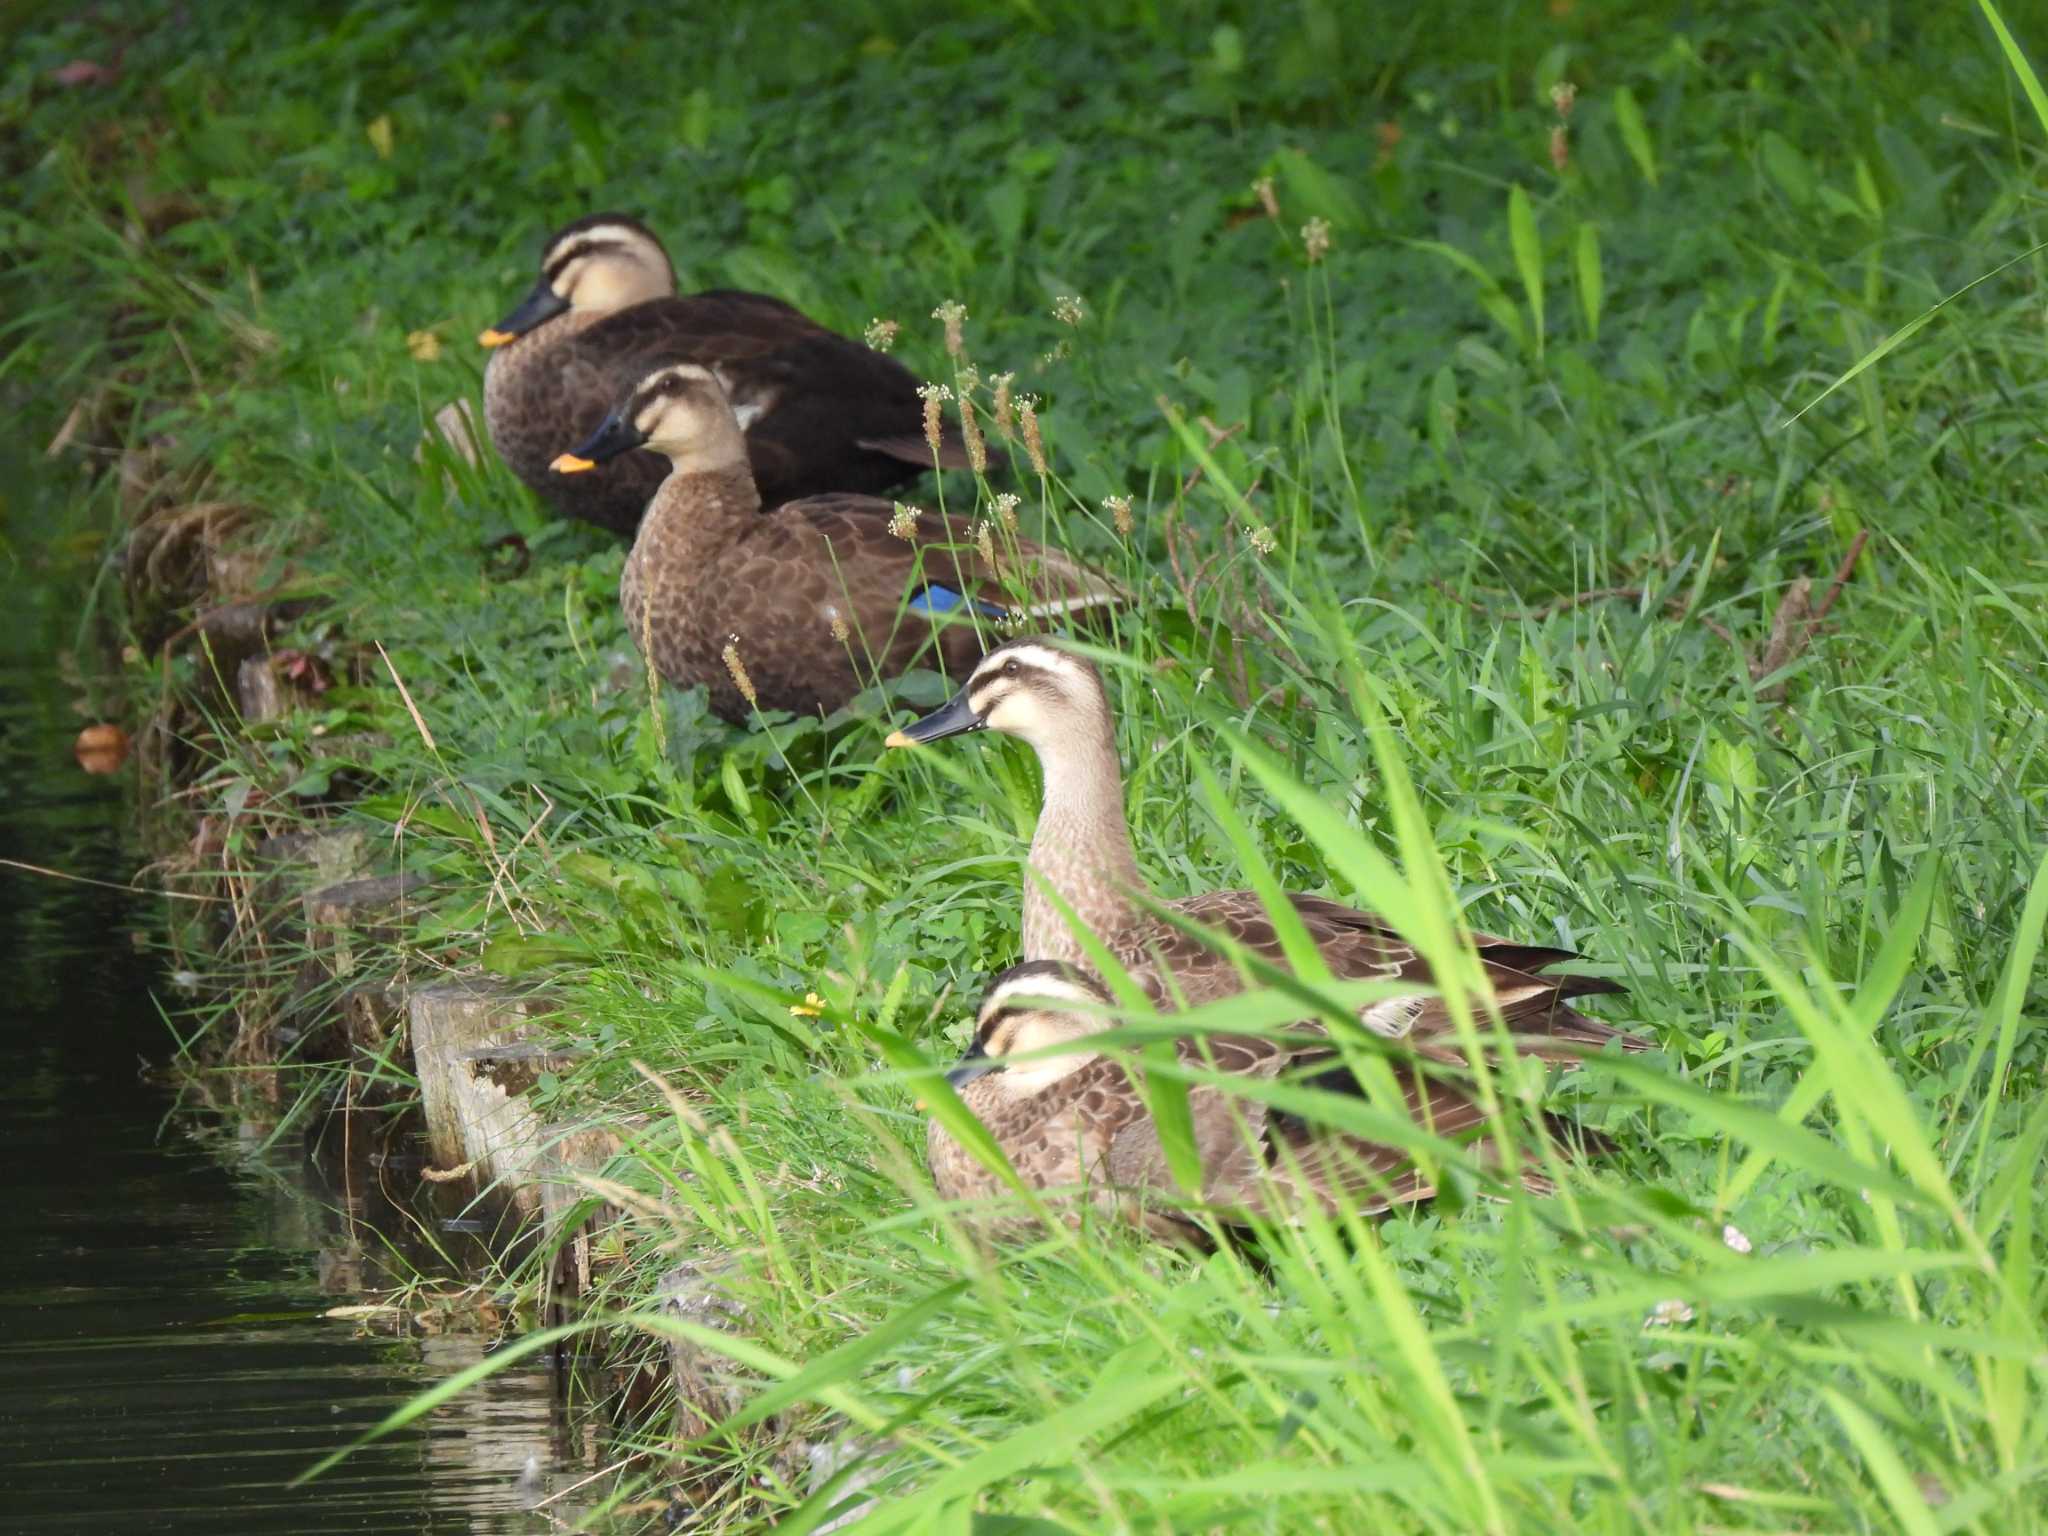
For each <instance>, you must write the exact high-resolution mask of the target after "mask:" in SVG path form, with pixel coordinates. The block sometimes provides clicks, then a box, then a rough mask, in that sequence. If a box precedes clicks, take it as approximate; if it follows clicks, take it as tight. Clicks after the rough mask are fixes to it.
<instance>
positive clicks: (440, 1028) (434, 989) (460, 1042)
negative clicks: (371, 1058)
mask: <svg viewBox="0 0 2048 1536" xmlns="http://www.w3.org/2000/svg"><path fill="white" fill-rule="evenodd" d="M554 1011H555V1004H554V1002H553V1001H552V1000H551V999H548V998H546V997H543V996H540V995H537V994H534V993H520V992H515V991H512V990H511V989H509V988H507V987H504V986H502V985H500V984H499V983H496V982H493V981H490V980H487V979H485V978H482V977H466V978H461V979H457V980H454V981H446V982H439V983H436V984H435V985H433V986H430V987H423V988H421V989H420V990H418V991H416V992H414V993H413V994H412V996H411V997H410V998H409V999H408V1001H407V1005H406V1012H407V1018H408V1022H409V1024H410V1026H411V1036H412V1052H413V1069H414V1071H415V1072H417V1073H418V1074H419V1080H420V1102H421V1105H422V1107H423V1108H424V1109H425V1111H426V1116H427V1144H428V1146H429V1147H431V1148H432V1149H433V1153H434V1159H435V1161H436V1162H437V1163H438V1164H439V1165H440V1166H441V1168H443V1169H448V1168H456V1167H461V1166H463V1165H465V1164H468V1165H472V1166H473V1168H474V1171H475V1173H476V1177H477V1182H478V1183H479V1184H480V1185H483V1186H485V1187H490V1186H497V1187H498V1188H499V1189H500V1190H501V1192H502V1193H503V1194H504V1196H505V1198H506V1199H507V1200H509V1201H510V1202H511V1203H512V1204H513V1205H514V1206H515V1207H516V1208H517V1209H518V1210H519V1211H520V1212H521V1213H522V1214H526V1215H533V1214H537V1213H538V1212H539V1210H540V1207H541V1195H540V1177H539V1175H540V1172H541V1162H542V1158H543V1152H544V1148H545V1146H546V1137H547V1132H546V1127H545V1126H544V1124H543V1123H542V1120H541V1117H540V1113H539V1111H537V1110H536V1109H535V1108H534V1107H533V1105H532V1104H531V1103H530V1102H529V1101H528V1098H527V1090H528V1089H529V1088H531V1087H532V1086H533V1084H534V1082H535V1081H536V1080H537V1079H538V1078H539V1076H540V1073H541V1072H542V1071H544V1070H550V1069H552V1068H558V1067H559V1066H561V1065H567V1063H568V1062H569V1060H571V1059H573V1055H574V1052H573V1050H570V1051H565V1050H562V1049H561V1048H558V1047H551V1046H548V1045H546V1044H544V1043H542V1042H540V1041H538V1040H536V1039H534V1038H533V1021H534V1020H535V1019H538V1018H542V1017H545V1016H547V1015H549V1014H551V1013H553V1012H554Z"/></svg>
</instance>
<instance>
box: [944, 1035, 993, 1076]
mask: <svg viewBox="0 0 2048 1536" xmlns="http://www.w3.org/2000/svg"><path fill="white" fill-rule="evenodd" d="M1002 1070H1003V1064H1002V1063H1001V1062H1000V1061H997V1060H996V1059H995V1058H994V1057H993V1056H991V1055H989V1054H988V1053H987V1052H986V1051H984V1050H983V1049H982V1048H981V1042H980V1041H978V1040H977V1041H976V1042H975V1043H974V1044H973V1045H970V1046H969V1047H968V1048H967V1054H966V1055H965V1056H962V1057H961V1058H960V1060H959V1062H958V1064H957V1065H955V1066H954V1068H953V1070H952V1071H950V1072H948V1073H947V1074H946V1081H947V1082H948V1083H950V1084H952V1086H953V1087H955V1088H965V1087H966V1086H967V1085H968V1084H969V1083H971V1082H973V1081H974V1080H975V1079H976V1078H977V1077H987V1076H988V1075H989V1073H991V1072H1000V1071H1002Z"/></svg>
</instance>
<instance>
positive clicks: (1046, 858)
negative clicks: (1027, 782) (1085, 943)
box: [1022, 721, 1146, 971]
mask: <svg viewBox="0 0 2048 1536" xmlns="http://www.w3.org/2000/svg"><path fill="white" fill-rule="evenodd" d="M1103 727H1104V728H1103V730H1102V732H1101V733H1100V734H1099V735H1091V736H1088V737H1085V738H1079V739H1075V740H1073V741H1071V742H1068V743H1063V744H1062V745H1061V747H1060V749H1059V750H1057V751H1049V752H1041V753H1040V754H1039V761H1040V763H1041V764H1042V765H1043V767H1044V769H1045V805H1044V808H1043V809H1042V810H1041V811H1040V812H1039V814H1038V830H1037V832H1036V833H1035V834H1034V835H1033V837H1032V839H1031V870H1032V874H1031V876H1028V877H1027V878H1026V880H1025V883H1024V932H1023V936H1022V938H1023V948H1024V955H1023V958H1024V959H1026V960H1064V961H1066V962H1068V963H1069V964H1071V965H1078V966H1081V967H1083V968H1084V969H1086V970H1090V971H1093V970H1094V969H1095V968H1096V967H1095V965H1094V963H1093V962H1092V961H1091V960H1090V959H1089V957H1088V953H1087V951H1086V950H1085V949H1083V948H1082V946H1081V942H1080V940H1079V939H1077V938H1076V937H1075V936H1074V930H1073V928H1072V926H1071V925H1070V924H1069V923H1068V921H1067V917H1066V915H1065V913H1063V912H1061V911H1060V909H1059V907H1058V906H1057V905H1056V904H1055V903H1054V902H1053V901H1052V899H1051V897H1050V896H1048V895H1047V894H1046V891H1045V890H1044V888H1043V887H1044V886H1050V887H1051V888H1052V890H1053V891H1054V892H1057V893H1058V895H1059V899H1060V901H1062V902H1064V903H1065V904H1066V905H1067V907H1068V908H1069V909H1071V910H1072V912H1073V914H1074V916H1075V918H1076V919H1077V920H1078V921H1079V922H1080V923H1081V924H1083V925H1084V926H1085V927H1086V928H1087V929H1088V930H1089V931H1090V932H1091V933H1093V934H1094V935H1095V937H1096V938H1097V939H1099V940H1101V941H1102V942H1103V943H1104V944H1106V945H1108V946H1109V947H1110V948H1111V949H1116V948H1118V947H1119V941H1120V940H1121V939H1122V938H1123V937H1124V936H1125V935H1126V934H1128V933H1129V932H1130V931H1131V929H1132V928H1133V927H1135V926H1136V925H1137V924H1138V923H1139V922H1140V921H1142V918H1143V913H1142V910H1141V909H1140V908H1139V906H1138V905H1137V898H1138V897H1139V896H1141V895H1143V894H1144V892H1145V888H1146V887H1145V877H1144V876H1143V875H1142V874H1140V873H1139V872H1138V859H1137V855H1136V854H1135V853H1133V852H1132V850H1131V828H1130V823H1129V822H1128V821H1126V820H1125V819H1124V786H1123V772H1122V770H1121V769H1120V768H1119V766H1118V764H1117V760H1116V746H1115V743H1114V740H1113V737H1112V735H1111V733H1110V731H1109V729H1108V722H1107V721H1104V722H1103Z"/></svg>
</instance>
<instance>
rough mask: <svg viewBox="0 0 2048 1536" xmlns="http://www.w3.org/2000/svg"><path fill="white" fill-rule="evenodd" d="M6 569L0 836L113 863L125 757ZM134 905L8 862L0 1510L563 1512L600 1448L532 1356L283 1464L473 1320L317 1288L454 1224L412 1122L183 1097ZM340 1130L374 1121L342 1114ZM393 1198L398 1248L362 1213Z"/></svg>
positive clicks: (35, 581) (348, 1284)
mask: <svg viewBox="0 0 2048 1536" xmlns="http://www.w3.org/2000/svg"><path fill="white" fill-rule="evenodd" d="M14 537H15V538H16V540H17V542H16V543H15V549H16V551H17V552H20V551H21V550H22V548H23V546H22V544H21V543H20V542H19V538H20V535H19V534H18V533H16V534H15V535H14ZM9 574H10V577H11V585H12V586H13V587H14V588H15V590H16V591H17V593H19V594H21V597H20V600H19V601H18V602H16V603H15V604H14V605H13V606H14V613H13V618H12V620H11V622H10V623H9V624H8V625H6V626H0V856H4V857H5V858H8V859H11V860H19V861H23V862H27V863H32V864H37V865H43V866H48V867H53V868H57V869H62V870H65V871H68V872H70V873H73V874H77V875H82V876H86V877H89V878H94V879H98V880H103V881H108V882H111V883H114V884H120V883H123V882H125V881H126V880H127V878H128V877H129V874H130V872H131V870H132V868H133V865H134V862H135V860H134V857H133V855H132V854H131V853H130V852H129V851H128V850H127V849H126V848H124V846H123V839H122V837H121V833H120V823H121V815H122V806H121V788H120V779H119V778H118V777H116V778H114V779H111V780H109V779H97V778H89V777H88V776H87V775H85V774H84V773H82V772H80V771H79V769H78V768H77V766H76V764H75V763H74V762H73V761H72V757H71V746H72V740H73V738H74V737H75V736H76V734H77V731H78V728H79V726H80V725H81V724H83V723H84V720H83V719H82V718H81V716H80V714H79V713H78V712H77V710H76V707H75V701H76V698H77V687H76V685H75V684H67V683H65V682H64V681H63V680H62V679H60V678H59V677H58V676H57V675H56V669H55V668H54V667H53V665H52V664H51V662H50V660H49V658H50V657H51V656H53V655H54V654H56V653H57V651H58V650H59V649H60V648H62V647H63V646H65V645H67V644H69V643H70V641H71V638H72V636H71V634H70V633H69V632H68V629H67V627H66V626H67V625H68V623H70V622H75V614H76V608H75V605H73V606H70V607H66V606H65V605H64V604H63V603H61V602H60V601H59V600H58V598H57V597H56V596H55V595H54V591H53V589H54V588H55V587H56V581H55V579H54V578H52V577H51V576H50V574H49V573H48V572H43V571H37V570H35V569H33V568H30V569H19V568H18V569H16V570H14V571H12V572H11V573H9ZM150 921H151V916H150V911H149V907H148V904H147V902H146V900H145V899H143V898H138V897H134V896H130V895H127V894H125V893H122V892H119V891H113V890H107V889H103V888H100V887H96V886H91V885H82V884H70V883H58V882H56V881H52V880H49V879H45V878H40V877H35V876H30V875H27V874H24V873H22V872H21V871H19V870H16V869H13V868H0V976H4V983H0V985H4V987H5V990H6V994H7V996H6V1001H5V1006H4V1007H0V1049H4V1051H5V1064H4V1069H0V1160H4V1166H5V1167H6V1168H7V1169H8V1176H7V1190H8V1194H9V1196H10V1199H9V1200H8V1203H7V1213H8V1219H7V1225H6V1227H5V1229H4V1232H0V1320H4V1321H0V1510H4V1512H5V1513H4V1517H0V1525H4V1527H5V1529H6V1530H8V1531H9V1532H22V1533H29V1532H44V1531H87V1530H90V1531H121V1532H128V1531H144V1530H147V1531H171V1532H181V1531H193V1532H198V1531H205V1532H209V1533H217V1532H221V1531H235V1532H252V1533H254V1532H269V1531H278V1532H287V1531H288V1532H292V1533H294V1536H312V1533H318V1532H326V1531H349V1532H369V1531H391V1532H492V1533H498V1532H529V1531H540V1530H554V1529H559V1528H560V1526H559V1524H558V1523H557V1520H558V1519H559V1517H560V1516H561V1515H563V1514H564V1513H566V1511H565V1510H564V1509H563V1506H562V1505H561V1504H556V1505H553V1506H551V1507H550V1510H549V1511H548V1512H547V1513H544V1514H542V1513H534V1512H533V1511H532V1506H533V1504H534V1503H535V1502H536V1500H538V1499H540V1498H542V1497H544V1496H545V1495H546V1494H547V1492H548V1491H550V1490H551V1489H559V1488H563V1487H566V1486H567V1485H568V1484H570V1483H572V1482H574V1481H576V1480H577V1479H578V1478H580V1477H582V1476H585V1475H587V1474H588V1473H589V1472H590V1471H593V1470H595V1468H596V1466H597V1459H596V1447H595V1446H594V1445H593V1444H591V1443H589V1442H588V1440H587V1438H585V1439H583V1440H582V1441H581V1442H580V1443H571V1437H570V1433H569V1431H567V1430H566V1429H565V1428H564V1419H563V1416H562V1415H561V1414H560V1413H559V1412H558V1409H557V1401H556V1394H555V1384H554V1381H553V1378H552V1375H551V1372H550V1371H549V1369H548V1367H547V1366H546V1365H545V1364H542V1363H534V1364H526V1363H522V1364H521V1365H519V1366H515V1367H513V1368H511V1369H508V1370H506V1371H504V1372H502V1373H500V1374H499V1375H498V1376H496V1377H495V1378H493V1379H492V1381H491V1382H490V1383H488V1384H487V1385H486V1386H485V1387H483V1388H481V1389H479V1390H478V1391H475V1392H472V1393H470V1394H467V1395H465V1396H464V1397H462V1398H460V1399H458V1400H457V1401H455V1402H454V1403H451V1404H449V1405H448V1406H447V1407H445V1408H444V1409H443V1410H441V1411H440V1412H439V1413H437V1414H435V1415H433V1416H431V1417H430V1418H429V1419H428V1420H426V1421H424V1422H423V1423H422V1424H420V1425H416V1426H414V1428H413V1429H411V1430H410V1431H408V1432H407V1433H404V1434H402V1435H399V1436H396V1437H394V1438H393V1439H391V1440H389V1441H387V1442H385V1443H382V1444H380V1445H378V1446H374V1447H371V1448H370V1449H368V1450H366V1451H364V1452H362V1453H360V1454H359V1455H357V1456H356V1457H354V1458H352V1459H351V1460H350V1461H349V1462H347V1463H345V1464H344V1465H343V1466H342V1467H341V1468H340V1469H338V1470H337V1471H335V1472H333V1473H331V1474H329V1475H328V1476H326V1477H324V1478H322V1479H321V1480H320V1482H318V1483H317V1484H315V1485H313V1486H311V1487H309V1488H298V1489H294V1488H290V1487H288V1486H287V1485H288V1483H289V1481H290V1479H291V1478H292V1477H293V1476H294V1475H296V1474H297V1473H299V1472H300V1471H302V1470H304V1469H305V1468H306V1467H307V1466H309V1465H310V1464H311V1463H312V1462H313V1461H315V1460H317V1459H318V1458H319V1457H320V1456H321V1455H322V1454H324V1453H325V1452H327V1451H328V1450H330V1449H333V1448H334V1447H336V1446H338V1445H340V1444H342V1443H344V1442H346V1441H347V1440H348V1439H350V1438H352V1437H353V1436H355V1435H356V1434H357V1433H358V1432H360V1431H361V1430H362V1429H364V1428H366V1427H367V1426H369V1425H370V1424H373V1423H374V1422H376V1421H377V1420H378V1419H379V1418H381V1417H383V1416H384V1415H385V1414H386V1413H387V1412H389V1411H390V1410H391V1409H392V1408H393V1407H395V1406H397V1405H398V1404H399V1403H401V1402H403V1401H404V1400H405V1399H406V1398H407V1397H409V1396H410V1395H412V1394H413V1393H414V1392H415V1391H417V1390H418V1389H420V1388H421V1387H422V1386H424V1385H427V1384H429V1383H431V1382H433V1381H436V1380H439V1379H441V1378H443V1377H444V1376H446V1375H447V1374H448V1373H450V1372H452V1371H455V1370H458V1369H461V1368H462V1367H463V1366H466V1365H468V1364H471V1363H473V1362H474V1361H475V1360H477V1359H478V1358H480V1356H481V1353H482V1351H483V1349H484V1347H485V1340H484V1338H483V1336H482V1335H481V1334H479V1333H476V1332H464V1331H460V1329H459V1328H457V1327H449V1328H448V1329H447V1330H446V1331H443V1332H441V1333H439V1334H438V1335H433V1336H427V1337H420V1336H419V1335H418V1333H417V1331H415V1330H408V1331H407V1332H406V1333H403V1334H400V1333H396V1332H391V1331H388V1330H387V1331H383V1332H379V1331H375V1330H373V1329H372V1328H371V1327H369V1326H366V1325H364V1324H361V1323H357V1322H351V1321H343V1320H337V1319H335V1318H332V1317H328V1316H326V1315H324V1314H326V1313H327V1312H328V1311H329V1309H330V1308H332V1307H334V1306H335V1305H337V1304H339V1303H347V1302H353V1301H357V1300H359V1299H360V1298H361V1295H362V1292H363V1289H364V1288H365V1287H366V1286H378V1285H381V1284H383V1283H385V1282H386V1281H388V1279H389V1278H390V1276H391V1274H392V1273H393V1272H394V1271H396V1270H397V1269H399V1268H401V1267H402V1265H401V1263H400V1252H399V1250H404V1252H403V1258H404V1259H405V1260H406V1261H414V1260H418V1259H421V1258H423V1257H427V1258H429V1259H431V1255H430V1252H429V1250H430V1247H431V1246H432V1245H433V1244H440V1245H449V1244H451V1243H452V1242H453V1241H454V1240H453V1239H452V1238H450V1237H449V1235H448V1234H447V1233H446V1232H445V1231H442V1230H441V1229H440V1223H441V1218H442V1217H443V1216H445V1214H446V1212H445V1210H437V1209H436V1208H435V1207H434V1206H432V1205H428V1206H425V1207H415V1206H413V1205H412V1204H411V1203H410V1202H411V1199H412V1195H411V1193H410V1191H411V1189H412V1188H414V1187H416V1186H417V1183H418V1180H417V1173H416V1168H415V1169H414V1170H413V1171H412V1174H411V1177H407V1176H406V1174H407V1169H406V1166H405V1165H406V1163H407V1161H408V1159H409V1158H411V1157H412V1154H411V1152H410V1150H409V1148H408V1146H407V1144H405V1143H404V1142H402V1141H396V1142H389V1143H387V1144H385V1145H383V1146H381V1147H375V1148H371V1149H369V1150H375V1151H377V1152H379V1153H380V1154H381V1155H380V1157H379V1158H378V1159H377V1160H376V1161H375V1162H373V1161H372V1160H371V1159H369V1158H367V1157H364V1158H350V1159H347V1160H345V1161H344V1160H343V1159H342V1158H341V1157H340V1156H339V1152H338V1149H337V1148H336V1147H335V1145H334V1144H333V1143H334V1139H335V1138H334V1135H333V1133H332V1131H331V1130H330V1131H328V1132H327V1133H325V1134H323V1135H322V1136H321V1137H320V1138H317V1139H316V1141H315V1143H314V1145H313V1146H312V1148H311V1149H310V1155H309V1148H308V1139H307V1137H306V1136H305V1135H304V1134H303V1133H298V1132H291V1133H286V1134H281V1135H278V1134H273V1130H274V1128H273V1127H270V1126H268V1125H266V1124H265V1123H264V1122H263V1120H261V1119H260V1118H258V1119H253V1120H252V1119H248V1118H245V1117H241V1116H227V1117H225V1118H222V1117H216V1116H214V1115H212V1114H211V1113H208V1112H203V1111H202V1112H197V1113H195V1112H194V1109H193V1106H192V1105H191V1103H190V1101H189V1100H190V1096H189V1095H187V1096H186V1098H187V1103H186V1104H185V1105H184V1106H183V1107H180V1106H179V1105H178V1103H177V1098H178V1095H177V1094H176V1092H175V1090H174V1089H173V1088H172V1087H170V1086H168V1085H167V1083H166V1081H165V1079H164V1076H163V1075H162V1073H161V1071H159V1070H155V1069H159V1068H161V1067H162V1066H163V1064H164V1063H165V1062H166V1060H167V1058H168V1057H169V1056H170V1055H171V1038H170V1035H169V1032H168V1030H167V1027H166V1025H165V1022H164V1019H163V1017H162V1015H161V1014H160V1013H159V1011H158V1009H157V1005H156V1003H155V1001H154V999H153V997H152V995H151V989H152V987H153V986H154V985H155V984H157V982H158V975H157V970H156V967H155V964H154V962H153V961H152V959H151V957H150V956H149V955H148V954H147V953H146V952H145V949H144V941H143V934H144V932H145V931H146V929H147V927H148V925H149V923H150ZM350 1136H351V1138H354V1137H356V1136H360V1137H362V1138H364V1139H365V1140H367V1139H368V1138H369V1137H370V1136H371V1131H370V1129H369V1128H368V1126H367V1125H365V1124H364V1123H362V1122H360V1121H359V1122H358V1123H357V1128H356V1129H355V1130H352V1131H351V1132H350ZM350 1150H351V1151H355V1150H358V1149H357V1148H354V1147H352V1148H351V1149H350ZM349 1170H355V1171H354V1172H350V1171H349ZM394 1198H395V1199H396V1202H397V1203H396V1204H395V1205H394V1203H393V1201H394ZM387 1220H388V1221H390V1222H391V1225H390V1226H386V1227H384V1232H385V1233H396V1234H397V1237H398V1241H397V1244H396V1248H394V1246H393V1245H392V1243H391V1242H390V1240H388V1239H387V1237H386V1236H385V1235H382V1234H380V1232H379V1231H378V1230H376V1229H375V1228H374V1227H373V1226H371V1225H369V1224H368V1223H371V1222H375V1223H378V1224H379V1225H382V1224H383V1223H384V1222H385V1221H387ZM408 1234H409V1235H408ZM451 1257H456V1258H459V1257H460V1255H459V1254H454V1253H452V1252H451ZM447 1314H448V1315H447V1318H446V1319H445V1321H446V1322H447V1323H449V1324H456V1323H459V1322H460V1321H461V1320H462V1319H461V1316H460V1314H459V1311H458V1309H455V1308H449V1309H447ZM471 1315H472V1316H473V1312H472V1313H471ZM551 1516H552V1517H554V1518H551Z"/></svg>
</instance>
